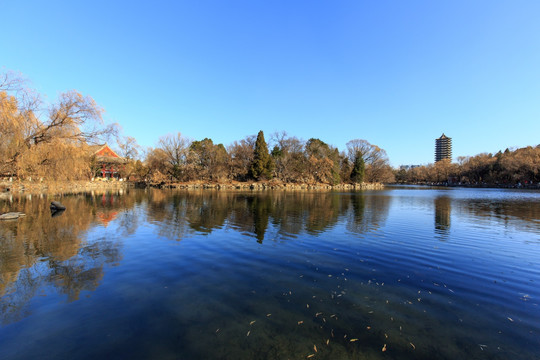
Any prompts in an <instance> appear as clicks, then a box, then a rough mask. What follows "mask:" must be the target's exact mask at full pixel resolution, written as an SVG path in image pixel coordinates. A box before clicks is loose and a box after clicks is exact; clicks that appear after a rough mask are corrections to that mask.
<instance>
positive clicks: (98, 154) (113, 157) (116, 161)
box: [92, 144, 126, 179]
mask: <svg viewBox="0 0 540 360" xmlns="http://www.w3.org/2000/svg"><path fill="white" fill-rule="evenodd" d="M92 151H93V163H94V169H95V173H96V176H101V177H102V178H106V179H113V178H116V179H118V178H119V177H120V171H121V170H123V168H124V165H125V163H126V161H125V159H124V158H123V157H121V156H120V155H118V154H117V153H116V152H114V150H113V149H111V148H110V147H109V145H107V144H104V145H96V146H93V147H92Z"/></svg>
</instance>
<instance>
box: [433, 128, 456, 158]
mask: <svg viewBox="0 0 540 360" xmlns="http://www.w3.org/2000/svg"><path fill="white" fill-rule="evenodd" d="M443 159H452V138H449V137H448V136H446V135H444V133H443V134H442V135H441V137H440V138H438V139H435V162H437V161H441V160H443Z"/></svg>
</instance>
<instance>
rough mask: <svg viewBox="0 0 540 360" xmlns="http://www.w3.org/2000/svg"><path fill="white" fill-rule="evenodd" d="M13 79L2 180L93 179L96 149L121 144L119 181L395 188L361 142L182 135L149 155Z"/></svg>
mask: <svg viewBox="0 0 540 360" xmlns="http://www.w3.org/2000/svg"><path fill="white" fill-rule="evenodd" d="M25 85H26V84H25V80H24V79H22V78H21V77H20V76H17V75H16V74H13V73H5V74H3V75H0V137H1V141H0V176H4V177H6V176H10V177H15V178H18V179H29V178H30V179H31V178H32V177H34V178H43V179H50V180H79V179H89V178H92V177H94V176H97V175H98V174H99V167H98V166H97V164H96V162H95V158H94V159H93V158H92V151H91V149H92V148H91V146H92V145H95V144H103V143H104V142H106V141H111V140H114V141H115V142H116V144H117V147H116V150H118V152H119V155H120V156H122V157H123V158H124V159H125V160H126V163H125V165H124V166H123V167H121V169H120V176H121V177H124V178H135V179H140V180H147V181H153V182H187V181H199V180H200V181H215V182H227V181H267V180H275V181H281V182H284V183H324V184H332V185H335V184H340V183H361V182H392V181H394V174H393V171H392V168H391V167H390V165H389V160H388V156H387V154H386V151H385V150H384V149H381V148H380V147H378V146H376V145H373V144H370V143H369V142H368V141H367V140H363V139H354V140H351V141H349V142H348V143H347V150H346V151H339V150H338V149H337V148H336V147H334V146H332V145H330V144H327V143H325V142H324V141H322V140H320V139H317V138H311V139H309V140H307V141H304V140H302V139H299V138H297V137H295V136H289V135H288V134H287V133H286V132H276V133H274V134H272V135H271V136H270V138H269V140H270V141H269V143H267V142H266V139H265V136H264V133H263V131H260V132H259V133H258V134H257V135H256V136H255V135H250V136H246V137H245V138H244V139H242V140H239V141H234V142H233V143H232V144H230V145H228V146H224V145H223V144H215V143H214V142H213V140H212V139H209V138H205V139H202V140H191V139H189V138H187V137H185V136H183V135H182V134H181V133H177V134H168V135H165V136H162V137H160V138H159V140H158V142H157V144H156V146H155V147H153V148H148V149H142V147H141V146H139V145H138V143H137V140H136V139H135V138H133V137H129V136H120V132H119V126H118V125H117V124H112V125H108V126H106V125H105V124H104V123H103V118H102V113H103V109H101V108H100V107H99V106H98V105H97V104H96V102H95V101H94V100H93V99H92V98H91V97H89V96H83V95H82V94H80V93H78V92H76V91H70V92H66V93H63V94H60V96H59V98H58V100H57V102H56V103H53V104H49V105H45V104H44V102H43V101H42V100H41V96H40V95H39V94H36V93H35V92H33V91H31V90H28V89H27V88H26V87H25Z"/></svg>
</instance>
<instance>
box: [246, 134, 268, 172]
mask: <svg viewBox="0 0 540 360" xmlns="http://www.w3.org/2000/svg"><path fill="white" fill-rule="evenodd" d="M273 170H274V162H273V160H272V157H271V156H270V154H269V153H268V146H267V145H266V141H265V140H264V133H263V132H262V130H261V131H259V134H258V135H257V140H256V141H255V151H254V156H253V162H252V163H251V167H250V171H249V173H250V175H251V177H252V178H253V179H255V180H261V179H271V178H272V171H273Z"/></svg>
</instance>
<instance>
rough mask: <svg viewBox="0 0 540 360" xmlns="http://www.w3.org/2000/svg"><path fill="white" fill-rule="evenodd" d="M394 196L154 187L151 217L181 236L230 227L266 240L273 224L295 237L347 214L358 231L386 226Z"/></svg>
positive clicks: (163, 231)
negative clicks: (239, 191)
mask: <svg viewBox="0 0 540 360" xmlns="http://www.w3.org/2000/svg"><path fill="white" fill-rule="evenodd" d="M389 205H390V197H388V196H380V197H365V196H364V195H362V194H361V193H351V194H339V193H333V192H293V193H287V192H283V191H281V192H270V191H267V192H245V193H235V192H218V191H201V192H188V191H186V192H171V193H169V194H167V193H166V192H163V191H151V192H150V197H149V205H148V218H149V219H150V221H151V222H152V223H153V224H155V225H156V226H157V228H158V229H159V230H158V234H159V235H161V236H165V237H169V238H174V239H177V240H181V239H182V238H184V237H187V236H191V235H194V234H210V233H211V232H212V231H213V230H215V229H221V228H223V227H226V226H229V227H232V228H233V229H235V230H238V231H240V232H242V233H246V234H250V235H252V236H253V237H255V238H256V239H257V241H258V242H259V243H263V241H264V240H265V238H266V237H267V235H268V234H267V232H268V228H269V226H270V225H271V226H272V227H273V228H275V229H276V232H277V234H279V235H281V236H284V237H296V236H298V235H299V234H301V233H303V232H305V233H308V234H319V233H323V232H325V231H327V230H329V229H331V228H332V227H334V226H335V225H336V224H337V223H338V222H339V221H340V220H341V219H342V218H343V220H344V221H346V223H347V229H348V230H349V231H351V232H353V233H363V232H366V231H371V230H374V229H376V228H377V227H379V226H381V225H382V224H383V223H384V221H385V219H386V217H387V215H388V209H389Z"/></svg>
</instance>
